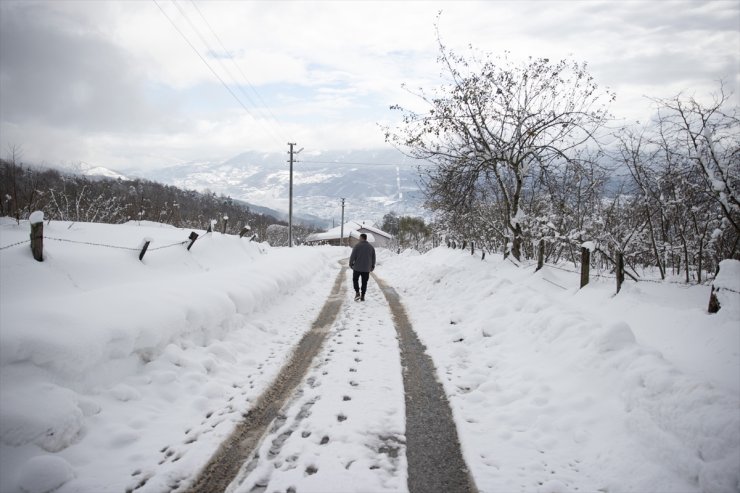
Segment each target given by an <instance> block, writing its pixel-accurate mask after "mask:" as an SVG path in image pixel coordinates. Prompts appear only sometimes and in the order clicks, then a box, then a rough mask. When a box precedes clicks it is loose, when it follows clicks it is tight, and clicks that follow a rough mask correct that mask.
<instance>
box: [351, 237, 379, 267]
mask: <svg viewBox="0 0 740 493" xmlns="http://www.w3.org/2000/svg"><path fill="white" fill-rule="evenodd" d="M349 266H350V267H352V270H355V271H357V272H372V271H373V270H375V248H373V246H372V245H371V244H370V243H368V242H367V241H365V240H363V241H360V242H359V243H358V244H357V245H355V247H354V248H353V249H352V255H350V256H349Z"/></svg>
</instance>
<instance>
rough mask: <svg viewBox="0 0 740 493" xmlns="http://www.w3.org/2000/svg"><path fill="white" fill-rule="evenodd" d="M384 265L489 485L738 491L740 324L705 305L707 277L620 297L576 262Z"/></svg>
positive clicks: (448, 253)
mask: <svg viewBox="0 0 740 493" xmlns="http://www.w3.org/2000/svg"><path fill="white" fill-rule="evenodd" d="M384 264H385V265H384V268H383V272H384V273H385V274H386V275H387V277H388V278H389V280H390V281H391V282H392V284H394V285H396V286H400V287H401V290H400V291H401V292H402V296H403V297H404V299H405V302H406V304H407V307H408V312H409V315H410V317H411V318H412V322H413V324H414V327H415V328H416V330H417V332H418V333H419V335H420V337H421V339H422V340H423V342H424V343H425V345H426V346H427V348H428V351H429V353H430V354H431V355H432V358H433V359H434V361H435V363H436V365H437V371H438V375H439V378H440V380H441V381H443V383H444V385H445V388H446V391H447V394H448V395H449V397H450V401H451V404H452V406H453V411H454V413H455V416H456V420H457V422H458V426H459V429H460V435H461V441H462V445H463V449H464V451H465V455H466V459H467V460H468V463H469V465H470V467H471V470H472V472H473V476H474V477H475V479H476V482H477V484H478V486H479V487H480V488H481V489H482V490H485V491H574V490H576V489H577V490H579V491H696V492H698V491H713V492H730V491H737V487H738V484H739V483H738V482H739V481H740V472H739V470H738V467H737V466H738V464H740V413H738V408H739V407H740V399H739V398H738V389H737V387H735V382H734V379H735V378H736V377H733V376H732V375H737V374H738V372H739V370H740V361H739V360H738V349H740V339H739V338H738V334H737V332H738V331H737V327H738V325H739V323H740V320H739V319H738V317H735V318H732V317H729V316H728V315H727V314H725V315H724V316H723V317H724V318H722V319H713V318H712V317H713V316H711V315H708V314H706V311H705V305H706V299H707V294H708V287H706V286H697V287H692V288H686V287H678V286H668V287H666V285H657V284H656V285H651V286H643V285H638V286H637V287H635V286H631V288H630V287H628V288H627V289H626V290H623V292H622V293H620V294H619V295H618V296H616V297H615V296H614V286H613V285H612V283H608V284H607V283H602V282H600V281H598V280H597V281H596V282H593V281H592V283H591V284H589V286H587V287H586V288H584V289H583V290H578V289H577V286H578V279H577V274H570V273H564V272H562V271H555V270H552V269H549V268H545V269H543V270H542V271H540V272H538V273H534V267H532V268H516V267H515V266H514V265H513V264H512V263H510V262H503V261H502V260H501V259H500V258H498V259H496V258H495V257H492V258H489V259H488V260H486V261H484V262H482V261H481V260H480V258H479V257H475V256H470V255H469V254H467V253H466V252H462V253H461V252H460V251H456V250H449V249H446V248H438V249H436V250H433V251H431V252H429V253H427V254H425V255H422V256H418V257H409V256H404V257H400V256H399V257H397V258H396V259H385V260H384ZM628 286H629V285H628ZM637 288H639V289H637ZM674 288H675V289H676V290H679V289H680V290H681V291H680V293H679V291H675V293H677V294H680V296H676V297H675V299H672V296H670V295H669V296H664V295H662V294H657V293H663V292H664V291H666V290H667V291H666V292H668V293H671V294H672V293H674V291H673V289H674ZM640 300H648V301H647V303H643V302H640ZM735 304H737V300H735ZM628 307H629V308H628ZM664 311H665V312H666V313H667V312H669V311H670V312H673V313H674V317H675V318H668V319H665V318H663V316H664V315H663V313H664ZM690 324H696V325H690ZM653 325H658V326H661V327H660V330H659V331H658V332H657V333H659V334H661V335H662V337H655V336H654V334H655V333H656V331H655V328H654V327H652V326H653ZM646 334H647V338H648V339H649V340H651V341H652V343H653V344H652V345H646V344H644V343H642V342H641V341H642V340H643V339H644V338H645V337H646V336H645V335H646ZM715 338H720V339H721V340H722V342H721V343H718V344H716V345H715V344H707V341H711V340H713V339H715ZM671 339H673V341H672V340H671ZM676 339H680V340H682V342H683V345H684V346H690V347H692V348H693V349H692V350H693V352H694V353H695V358H694V359H693V360H691V361H680V364H678V365H677V364H675V363H674V362H673V361H671V360H668V359H666V357H664V356H663V354H662V350H663V349H666V352H667V353H669V354H673V353H675V354H679V355H680V353H678V352H677V351H676V350H675V348H673V346H672V344H673V343H674V342H675V340H676ZM714 351H717V353H716V354H715V353H714ZM723 351H725V352H723ZM717 357H719V358H721V359H722V360H723V362H724V363H723V365H722V366H721V367H719V368H715V367H714V366H713V360H714V359H715V358H717ZM679 359H680V358H679Z"/></svg>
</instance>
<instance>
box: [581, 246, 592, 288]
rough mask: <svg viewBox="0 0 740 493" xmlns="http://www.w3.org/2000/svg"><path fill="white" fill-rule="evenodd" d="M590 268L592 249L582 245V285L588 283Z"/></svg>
mask: <svg viewBox="0 0 740 493" xmlns="http://www.w3.org/2000/svg"><path fill="white" fill-rule="evenodd" d="M590 268H591V250H589V249H588V248H585V247H581V287H583V286H585V285H586V284H588V277H589V270H590Z"/></svg>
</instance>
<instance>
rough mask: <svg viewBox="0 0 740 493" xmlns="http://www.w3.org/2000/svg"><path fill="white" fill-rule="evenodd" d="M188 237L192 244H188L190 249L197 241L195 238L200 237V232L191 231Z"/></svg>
mask: <svg viewBox="0 0 740 493" xmlns="http://www.w3.org/2000/svg"><path fill="white" fill-rule="evenodd" d="M188 239H189V240H190V244H189V245H188V250H190V247H192V246H193V243H195V240H197V239H198V233H196V232H195V231H191V232H190V236H188Z"/></svg>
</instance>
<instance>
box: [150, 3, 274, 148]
mask: <svg viewBox="0 0 740 493" xmlns="http://www.w3.org/2000/svg"><path fill="white" fill-rule="evenodd" d="M152 1H153V2H154V4H155V5H156V6H157V7H158V8H159V10H160V11H161V12H162V14H163V15H164V16H165V17H166V18H167V20H168V21H169V22H170V24H172V27H174V28H175V30H176V31H177V32H178V33H179V34H180V36H182V39H184V40H185V42H186V43H187V44H188V46H190V48H191V49H192V50H193V51H194V52H195V54H196V55H198V58H200V60H201V61H202V62H203V63H204V64H205V66H206V67H208V69H209V70H210V71H211V73H212V74H213V75H214V76H215V77H216V78H217V79H218V80H219V82H221V84H222V85H223V86H224V87H225V88H226V90H227V91H229V94H231V96H232V97H233V98H234V99H235V100H236V102H237V103H239V105H240V106H241V107H242V108H244V111H246V112H247V114H248V115H249V116H251V117H252V118H253V119H254V120H255V121H256V122H259V120H257V118H256V117H255V116H254V115H253V114H252V112H251V111H249V108H247V106H246V105H245V104H244V103H243V102H242V100H241V99H239V97H238V96H237V95H236V94H235V93H234V91H232V90H231V88H230V87H229V85H228V84H227V83H226V82H224V80H223V79H222V78H221V76H220V75H218V72H216V71H215V70H214V69H213V67H211V65H210V64H209V63H208V61H207V60H206V59H205V58H204V57H203V55H201V54H200V52H199V51H198V49H197V48H196V47H195V46H194V45H193V43H191V42H190V40H189V39H188V37H187V36H186V35H185V33H183V32H182V31H181V30H180V28H179V27H177V24H175V22H174V21H173V20H172V18H170V16H169V15H167V12H165V10H164V9H163V8H162V6H161V5H160V4H159V2H157V0H152ZM175 6H177V5H176V4H175ZM178 9H179V7H178ZM270 137H271V138H275V137H274V136H272V135H271V136H270Z"/></svg>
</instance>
